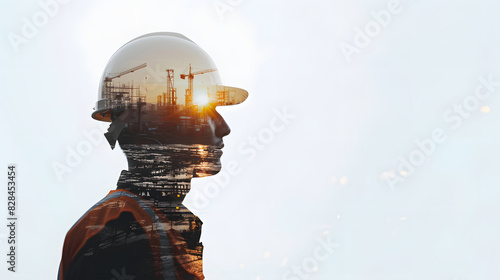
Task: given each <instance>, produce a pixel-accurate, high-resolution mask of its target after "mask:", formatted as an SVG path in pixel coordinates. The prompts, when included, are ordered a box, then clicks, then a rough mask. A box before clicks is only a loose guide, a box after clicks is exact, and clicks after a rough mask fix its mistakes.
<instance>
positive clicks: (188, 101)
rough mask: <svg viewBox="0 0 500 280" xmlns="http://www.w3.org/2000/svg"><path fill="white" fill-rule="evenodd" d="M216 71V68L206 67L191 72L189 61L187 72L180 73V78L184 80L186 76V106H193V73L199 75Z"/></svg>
mask: <svg viewBox="0 0 500 280" xmlns="http://www.w3.org/2000/svg"><path fill="white" fill-rule="evenodd" d="M214 71H217V68H212V69H206V70H201V71H196V72H191V63H190V64H189V73H188V74H181V79H183V80H185V79H186V77H187V78H188V88H187V89H186V101H185V102H186V107H187V108H191V107H192V106H193V80H194V76H195V75H201V74H205V73H209V72H214Z"/></svg>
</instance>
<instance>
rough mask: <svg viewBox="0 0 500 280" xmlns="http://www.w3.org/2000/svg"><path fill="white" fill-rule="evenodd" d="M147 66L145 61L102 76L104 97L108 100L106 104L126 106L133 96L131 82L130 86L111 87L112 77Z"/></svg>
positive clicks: (139, 98)
mask: <svg viewBox="0 0 500 280" xmlns="http://www.w3.org/2000/svg"><path fill="white" fill-rule="evenodd" d="M146 66H147V63H143V64H141V65H139V66H136V67H133V68H130V69H128V70H125V71H122V72H120V73H116V74H111V75H110V76H107V77H105V78H104V82H105V84H104V86H105V91H104V95H105V96H104V98H105V99H107V100H108V101H107V102H109V105H108V106H111V107H114V108H117V107H122V106H127V104H128V103H129V102H130V101H131V100H132V99H133V98H134V96H133V90H134V85H133V83H132V86H124V85H123V86H121V87H118V88H115V87H113V85H112V81H113V79H116V78H119V77H121V76H123V75H125V74H128V73H132V72H134V71H137V70H139V69H142V68H144V67H146ZM138 100H139V102H140V101H141V97H140V96H138ZM139 106H140V105H139Z"/></svg>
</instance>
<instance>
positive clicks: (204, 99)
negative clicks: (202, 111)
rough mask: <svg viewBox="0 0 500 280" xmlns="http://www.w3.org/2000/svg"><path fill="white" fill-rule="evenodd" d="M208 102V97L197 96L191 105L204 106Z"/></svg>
mask: <svg viewBox="0 0 500 280" xmlns="http://www.w3.org/2000/svg"><path fill="white" fill-rule="evenodd" d="M209 101H210V100H209V99H208V96H206V95H198V96H196V97H195V98H194V100H193V103H194V104H196V105H198V106H205V105H207V104H208V102H209Z"/></svg>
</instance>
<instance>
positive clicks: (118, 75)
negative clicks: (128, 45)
mask: <svg viewBox="0 0 500 280" xmlns="http://www.w3.org/2000/svg"><path fill="white" fill-rule="evenodd" d="M146 66H148V64H147V63H143V64H141V65H139V66H136V67H134V68H130V69H128V70H125V71H123V72H120V73H118V74H114V75H112V76H109V77H106V78H105V79H104V80H105V81H106V82H109V81H111V80H113V79H115V78H119V77H121V76H123V75H125V74H128V73H132V72H134V71H137V70H139V69H142V68H144V67H146Z"/></svg>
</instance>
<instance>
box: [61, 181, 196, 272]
mask: <svg viewBox="0 0 500 280" xmlns="http://www.w3.org/2000/svg"><path fill="white" fill-rule="evenodd" d="M122 215H124V216H122ZM125 215H127V216H125ZM123 217H129V218H128V219H129V220H133V222H134V224H139V225H140V228H139V227H137V228H138V231H140V233H139V234H136V235H133V234H132V231H130V232H129V230H128V229H129V228H132V227H133V226H132V223H130V224H131V225H130V226H129V225H128V224H129V223H128V221H129V220H127V219H125V218H123ZM120 220H124V221H126V222H125V224H124V226H122V227H120V228H121V229H120V231H118V230H116V228H115V227H114V226H112V225H113V223H114V222H116V221H120ZM168 223H169V221H168V219H167V218H166V217H165V215H163V213H161V212H160V211H159V210H158V209H157V208H155V207H154V206H153V205H152V204H151V203H150V202H149V201H147V200H145V199H143V198H142V197H140V196H138V195H136V194H133V193H131V192H129V191H126V190H113V191H110V192H109V194H108V195H107V196H106V197H105V198H103V199H102V200H101V201H99V202H98V203H96V204H95V205H94V206H93V207H92V208H90V209H89V210H88V211H87V213H85V214H84V215H83V216H82V217H81V218H80V219H79V220H78V221H77V222H76V223H75V225H73V227H72V228H71V229H70V230H69V231H68V233H67V234H66V239H65V241H64V248H63V254H62V259H61V263H60V267H59V274H58V279H59V280H73V279H101V278H102V279H106V280H110V279H115V280H127V279H154V280H156V279H162V280H163V279H172V280H181V279H182V280H187V279H190V280H191V279H192V280H202V279H204V276H203V273H202V272H201V268H200V269H197V270H193V269H192V268H190V267H189V266H188V265H184V263H183V262H182V261H179V260H182V257H183V254H185V250H184V248H183V246H179V244H181V243H182V242H179V240H178V239H177V237H176V236H177V234H176V233H175V232H174V231H173V230H170V231H167V230H166V229H165V227H164V226H165V225H166V224H168ZM98 235H99V236H98ZM101 235H102V236H104V237H105V238H104V239H102V238H101V239H96V240H94V238H98V237H99V238H100V236H101ZM122 237H123V238H122ZM127 238H129V239H127ZM124 240H125V241H124ZM127 240H132V241H130V242H129V241H127ZM141 240H142V241H143V242H142V243H139V242H141ZM146 241H147V242H146ZM132 242H137V243H136V244H140V245H137V246H135V247H133V250H135V251H134V252H131V251H130V250H131V249H130V248H131V246H128V245H129V244H131V243H132ZM144 244H149V246H144ZM106 250H107V251H106ZM101 251H105V252H106V255H105V256H106V257H105V260H104V261H103V259H102V258H99V257H97V258H95V256H97V255H99V254H101V253H100V252H101ZM123 255H132V256H133V255H140V256H144V257H141V259H140V260H135V262H134V261H127V260H121V259H120V258H121V257H123ZM94 260H95V261H94ZM97 260H99V261H97ZM96 262H98V263H96ZM107 263H109V264H110V266H109V267H107ZM111 263H112V264H113V265H111ZM138 263H140V264H141V265H142V264H143V266H144V267H148V269H147V270H148V276H144V275H132V274H129V273H130V271H133V270H134V269H137V270H139V269H138V268H137V267H139V266H140V265H138ZM117 264H118V265H117ZM93 270H95V272H94V271H93ZM94 273H95V274H94ZM83 275H85V276H83Z"/></svg>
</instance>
